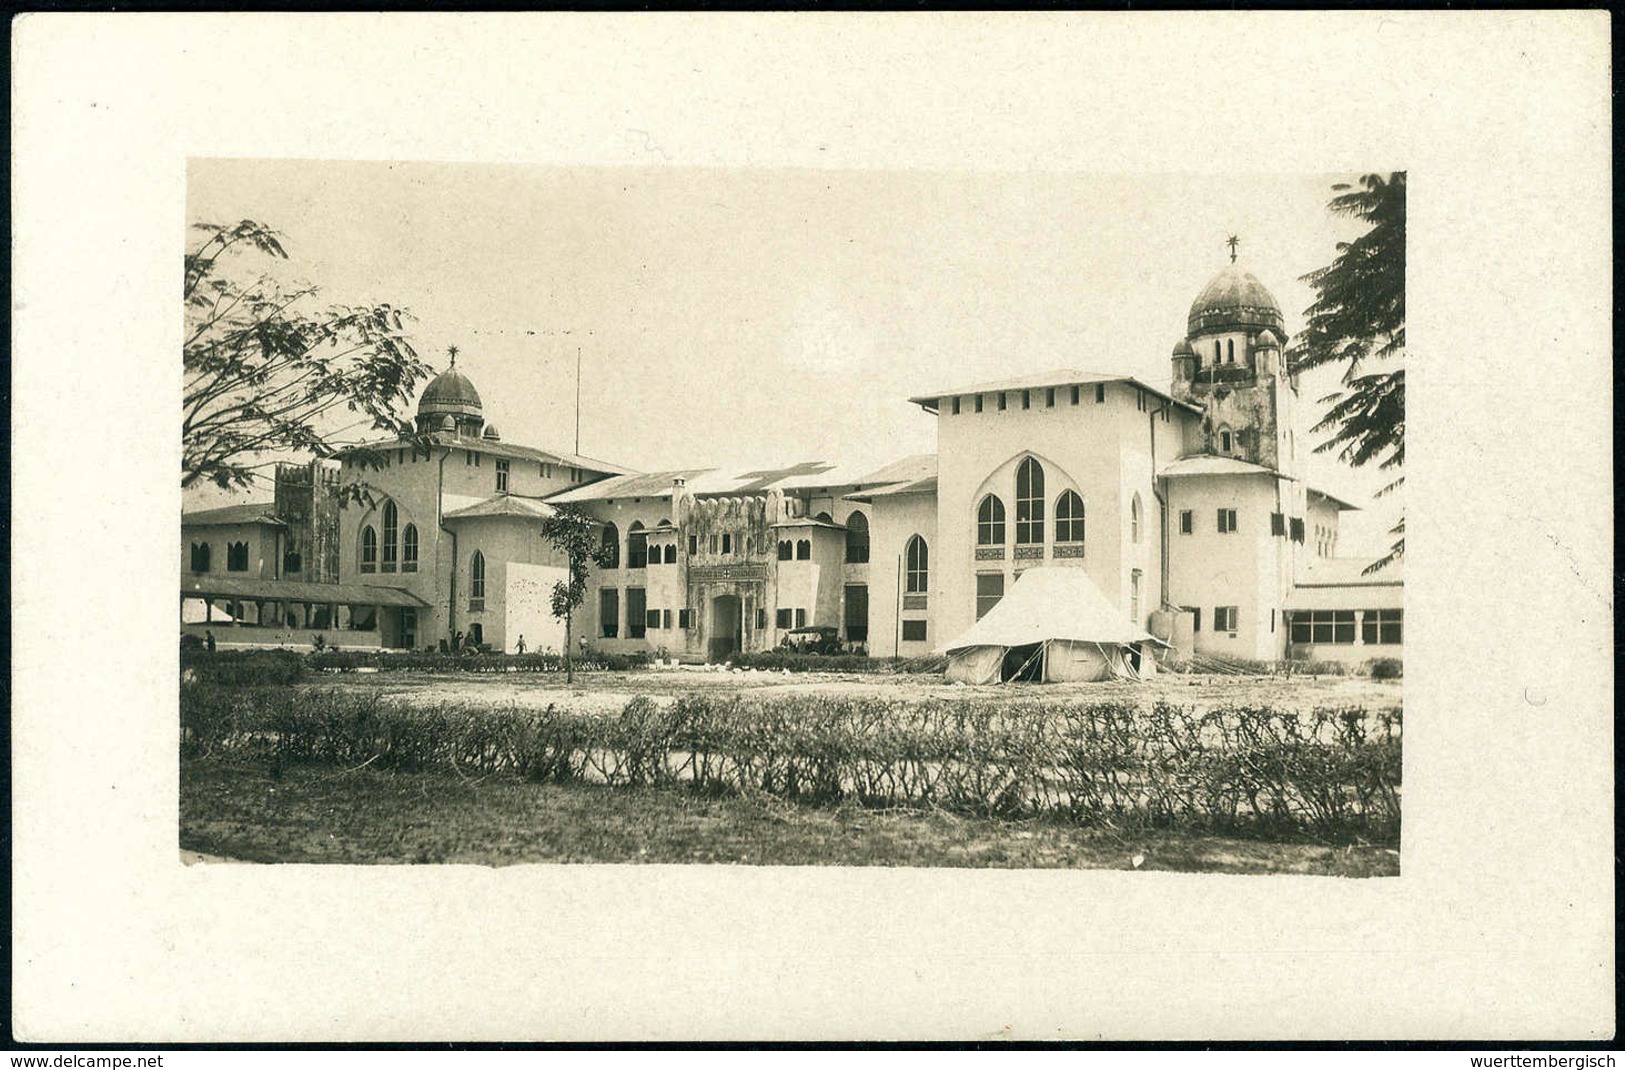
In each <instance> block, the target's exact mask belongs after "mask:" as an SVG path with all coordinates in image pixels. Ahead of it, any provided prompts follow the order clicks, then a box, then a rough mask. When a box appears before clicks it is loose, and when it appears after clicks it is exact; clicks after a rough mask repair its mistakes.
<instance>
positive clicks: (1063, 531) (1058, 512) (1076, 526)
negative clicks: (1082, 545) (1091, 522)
mask: <svg viewBox="0 0 1625 1070" xmlns="http://www.w3.org/2000/svg"><path fill="white" fill-rule="evenodd" d="M1055 541H1056V542H1082V541H1083V499H1082V498H1080V497H1078V494H1077V492H1076V491H1071V490H1069V491H1066V492H1064V493H1063V494H1062V495H1061V496H1060V497H1059V498H1056V499H1055Z"/></svg>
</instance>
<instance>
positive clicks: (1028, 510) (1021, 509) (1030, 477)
mask: <svg viewBox="0 0 1625 1070" xmlns="http://www.w3.org/2000/svg"><path fill="white" fill-rule="evenodd" d="M1043 544H1044V466H1043V465H1042V464H1040V463H1039V462H1038V458H1036V457H1032V456H1028V457H1026V458H1024V459H1023V460H1022V462H1021V464H1020V465H1018V466H1017V467H1016V545H1017V546H1042V545H1043Z"/></svg>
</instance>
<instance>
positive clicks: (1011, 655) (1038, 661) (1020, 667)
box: [999, 643, 1044, 684]
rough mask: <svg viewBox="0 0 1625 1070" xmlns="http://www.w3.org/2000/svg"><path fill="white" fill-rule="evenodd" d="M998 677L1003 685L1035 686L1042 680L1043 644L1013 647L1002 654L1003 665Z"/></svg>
mask: <svg viewBox="0 0 1625 1070" xmlns="http://www.w3.org/2000/svg"><path fill="white" fill-rule="evenodd" d="M999 677H1000V678H1001V679H1002V680H1003V681H1004V682H1005V683H1029V684H1036V683H1041V682H1043V679H1044V644H1043V643H1028V644H1027V645H1026V646H1013V647H1011V648H1010V649H1009V650H1006V651H1005V652H1004V665H1003V666H1002V667H1001V668H1000V670H999Z"/></svg>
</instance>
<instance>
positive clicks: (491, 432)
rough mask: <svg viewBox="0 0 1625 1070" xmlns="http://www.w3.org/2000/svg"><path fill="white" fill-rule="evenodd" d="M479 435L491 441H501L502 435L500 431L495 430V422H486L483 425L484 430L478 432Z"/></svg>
mask: <svg viewBox="0 0 1625 1070" xmlns="http://www.w3.org/2000/svg"><path fill="white" fill-rule="evenodd" d="M480 437H481V438H488V439H490V440H491V441H492V442H501V441H502V435H501V433H500V432H498V431H497V425H496V424H486V425H485V430H484V431H481V432H480Z"/></svg>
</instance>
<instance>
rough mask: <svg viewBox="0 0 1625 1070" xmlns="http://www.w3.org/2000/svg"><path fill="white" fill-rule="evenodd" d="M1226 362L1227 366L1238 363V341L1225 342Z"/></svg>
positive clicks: (1230, 339) (1228, 340) (1229, 340)
mask: <svg viewBox="0 0 1625 1070" xmlns="http://www.w3.org/2000/svg"><path fill="white" fill-rule="evenodd" d="M1224 362H1225V363H1226V364H1234V363H1235V362H1236V340H1235V339H1234V338H1228V339H1226V340H1225V343H1224Z"/></svg>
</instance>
